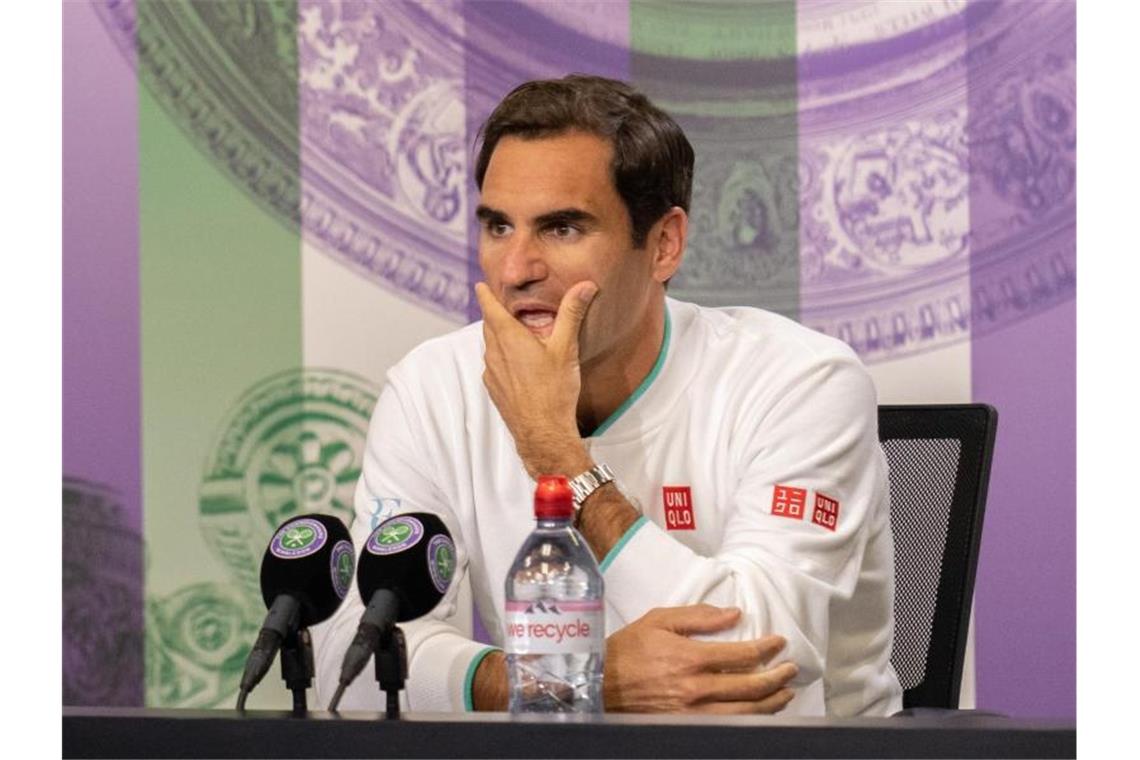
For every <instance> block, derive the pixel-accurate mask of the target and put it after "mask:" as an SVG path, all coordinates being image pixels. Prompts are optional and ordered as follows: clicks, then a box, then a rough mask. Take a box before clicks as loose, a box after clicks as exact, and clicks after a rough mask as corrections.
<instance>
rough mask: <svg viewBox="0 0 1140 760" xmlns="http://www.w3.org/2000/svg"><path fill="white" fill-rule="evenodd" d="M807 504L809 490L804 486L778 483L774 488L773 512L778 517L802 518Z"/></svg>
mask: <svg viewBox="0 0 1140 760" xmlns="http://www.w3.org/2000/svg"><path fill="white" fill-rule="evenodd" d="M805 504H807V491H806V490H805V489H803V488H793V487H792V486H781V485H777V486H776V487H775V488H773V489H772V514H773V515H775V516H776V517H790V518H792V519H793V520H802V519H803V517H804V505H805Z"/></svg>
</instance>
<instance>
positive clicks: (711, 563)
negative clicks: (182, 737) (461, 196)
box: [318, 76, 901, 715]
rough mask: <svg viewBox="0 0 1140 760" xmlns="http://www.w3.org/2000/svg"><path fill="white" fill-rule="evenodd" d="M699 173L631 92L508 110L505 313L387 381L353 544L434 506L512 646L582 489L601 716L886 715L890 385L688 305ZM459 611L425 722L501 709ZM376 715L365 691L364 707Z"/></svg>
mask: <svg viewBox="0 0 1140 760" xmlns="http://www.w3.org/2000/svg"><path fill="white" fill-rule="evenodd" d="M692 176H693V151H692V148H691V147H690V145H689V143H688V140H687V139H686V138H685V136H684V134H683V133H682V132H681V130H680V128H679V127H678V126H677V125H676V124H675V123H674V122H673V120H672V119H670V118H669V117H668V116H667V115H666V114H665V113H664V112H662V111H660V110H659V109H657V108H656V107H654V106H653V105H652V104H651V103H649V101H648V100H647V99H646V98H645V97H644V96H642V95H640V94H639V93H637V92H636V91H634V90H633V89H632V88H630V87H628V86H627V85H624V84H622V83H619V82H614V81H611V80H606V79H601V78H597V77H581V76H573V77H567V78H565V79H562V80H555V81H544V82H531V83H528V84H525V85H522V86H521V87H519V88H517V89H516V90H515V91H514V92H512V93H511V94H510V95H508V96H507V97H506V99H504V101H503V102H502V103H501V104H500V105H499V106H498V108H497V109H496V110H495V112H494V113H493V114H492V115H491V117H490V119H489V120H488V121H487V123H486V124H485V125H484V129H483V132H482V146H481V150H480V153H479V156H478V160H477V163H476V167H475V178H476V182H477V184H478V185H479V188H480V192H481V196H480V203H479V206H478V209H477V211H476V216H477V218H478V220H479V222H480V225H481V233H480V240H479V256H480V264H481V266H482V269H483V273H484V276H485V278H486V281H485V282H483V283H479V284H478V285H476V289H475V295H476V297H477V298H478V301H479V305H480V307H481V308H482V311H483V316H484V319H483V321H482V323H480V324H475V325H471V326H468V327H467V328H464V329H461V330H459V331H457V332H455V333H452V334H450V335H446V336H443V337H441V338H437V339H434V340H431V341H428V342H427V343H425V344H423V345H421V346H420V347H418V348H416V349H415V350H413V351H412V352H411V353H410V354H409V355H408V356H407V357H406V358H405V359H404V360H403V361H401V362H400V363H399V364H398V365H396V366H395V367H394V368H393V369H392V370H391V371H390V372H389V374H388V378H387V384H386V386H385V388H384V391H383V393H382V394H381V397H380V400H379V402H378V403H377V408H376V411H375V413H374V416H373V419H372V424H371V429H370V432H369V436H368V443H367V447H366V448H367V450H366V453H365V461H364V470H363V475H362V477H361V480H360V484H359V487H358V491H357V498H356V511H357V514H356V520H355V522H354V525H353V528H352V530H353V535H354V539H355V541H356V544H357V546H358V547H359V546H360V545H361V544H362V543H363V541H364V539H365V537H366V536H367V535H368V533H369V531H370V530H371V529H372V528H373V527H374V525H375V524H376V522H377V520H378V519H379V517H380V515H378V514H377V512H376V504H378V503H388V504H393V503H396V502H397V501H398V503H399V511H402V512H403V511H414V510H427V511H431V512H435V513H437V514H439V515H440V516H441V517H442V518H443V519H444V521H445V522H446V523H447V524H448V526H449V527H450V529H451V531H452V533H453V535H454V537H455V538H456V543H457V551H458V561H459V567H460V568H461V572H463V571H465V572H466V573H467V575H468V576H469V578H470V580H471V587H472V592H473V595H474V598H475V600H476V603H477V606H478V609H479V611H480V613H481V615H482V618H483V622H484V624H485V625H486V627H487V629H488V630H489V631H490V632H491V633H492V635H493V636H495V637H496V640H497V641H501V640H502V630H503V628H502V613H503V605H504V579H505V576H506V573H507V569H508V567H509V565H510V563H511V560H512V559H513V557H514V554H515V552H516V550H517V548H518V546H519V545H520V544H521V543H522V541H523V539H524V538H525V536H526V535H527V533H528V532H529V531H530V530H531V529H532V527H533V518H532V511H531V495H532V493H533V488H534V480H535V479H536V478H537V477H538V476H539V475H541V474H546V473H559V474H565V475H567V476H568V477H570V478H574V479H575V482H576V483H577V484H578V486H579V491H580V495H579V500H580V511H579V514H578V517H577V521H578V526H579V529H580V530H581V532H582V534H583V535H584V536H585V538H586V540H587V541H588V542H589V544H590V547H591V548H592V549H593V551H594V554H595V556H596V557H597V558H598V560H599V562H600V566H601V569H602V571H603V573H604V577H605V584H606V622H607V625H606V627H607V636H608V637H607V644H606V668H605V682H604V683H605V701H606V709H607V710H609V711H614V710H633V711H699V712H712V713H749V712H776V711H779V710H781V709H784V708H787V711H788V712H790V713H795V714H835V715H854V714H877V715H885V714H889V713H891V712H893V711H895V710H897V709H899V708H900V707H901V699H900V693H901V692H900V688H899V684H898V680H897V677H896V676H895V673H894V671H893V669H892V667H891V665H890V662H889V660H888V658H889V653H890V644H891V637H892V629H893V621H892V610H891V605H892V594H893V568H892V545H891V534H890V524H889V519H888V501H887V499H888V495H887V483H886V463H885V459H884V457H883V455H882V452H881V451H880V449H879V446H878V440H877V433H876V409H875V392H874V388H873V386H872V384H871V382H870V380H869V378H868V377H867V375H866V373H865V371H864V370H863V369H862V367H861V365H860V364H859V362H858V360H857V359H856V357H855V356H854V354H853V353H852V352H851V351H850V350H849V349H848V348H847V347H846V346H845V345H843V344H841V343H839V342H838V341H835V340H832V339H830V338H827V337H825V336H822V335H819V334H817V333H815V332H813V331H810V330H808V329H806V328H803V327H801V326H799V325H797V324H795V323H794V322H791V321H790V320H787V319H784V318H782V317H779V316H776V315H773V314H769V313H766V312H763V311H759V310H756V309H704V308H700V307H698V306H695V305H692V304H687V303H682V302H679V301H674V300H672V299H668V298H666V294H665V291H666V286H667V283H668V281H669V279H670V278H671V277H672V276H673V275H674V273H675V272H676V271H677V269H678V267H679V266H680V265H681V260H682V257H683V254H684V250H685V242H686V237H687V234H688V214H687V211H688V208H689V199H690V188H691V184H692ZM603 465H605V466H604V467H603ZM611 473H612V475H613V476H614V479H613V480H610V477H611ZM384 516H385V517H386V516H387V515H384ZM456 585H457V584H456ZM351 594H352V596H350V598H349V600H348V601H346V603H345V605H344V606H343V607H342V609H341V610H340V612H338V614H337V616H336V617H335V618H334V619H333V621H331V623H330V624H329V625H328V626H327V628H326V630H325V631H323V632H322V633H323V638H324V641H323V644H322V645H321V646H320V647H319V649H318V652H319V661H318V671H319V675H318V679H319V682H320V684H319V685H320V686H321V688H322V692H323V693H324V694H328V693H331V690H332V687H333V686H334V684H335V679H336V672H337V668H338V666H339V658H340V656H341V653H342V652H343V651H344V649H345V647H346V646H347V643H348V641H349V639H350V638H351V636H352V632H353V630H354V628H355V625H356V621H357V620H358V619H359V616H360V613H361V611H362V605H361V602H360V599H359V597H358V595H357V594H356V592H355V591H353V592H351ZM441 607H442V609H441V610H439V611H437V615H438V616H439V619H432V620H426V621H419V622H416V623H412V624H409V625H407V626H406V627H405V631H406V632H407V634H408V648H409V664H410V667H409V669H410V676H409V685H408V692H407V694H408V702H409V706H410V707H411V709H415V710H459V709H492V710H495V709H498V710H501V709H505V707H506V702H507V681H506V667H505V657H504V655H503V654H502V652H501V651H499V650H496V649H493V648H486V647H483V646H482V645H480V644H477V643H475V642H472V641H470V640H468V639H467V638H465V637H463V636H462V635H461V634H460V633H459V632H458V631H457V630H456V628H454V627H453V626H452V625H450V624H449V623H448V622H447V621H446V620H445V619H444V618H445V617H446V615H448V614H450V612H451V611H452V610H453V609H454V593H452V594H451V598H450V599H449V600H448V603H445V604H444V605H441ZM781 650H783V654H782V657H781V658H780V659H779V660H777V658H776V655H777V654H778V653H779V652H780V651H781ZM351 700H356V701H355V702H354V703H353V702H351ZM378 700H379V697H378V693H377V691H376V686H375V684H374V683H372V682H371V679H366V678H361V679H358V682H357V684H355V685H354V688H353V689H351V690H350V691H349V694H348V697H347V698H346V700H345V702H343V703H342V704H344V705H346V706H348V705H349V704H355V705H356V706H365V705H367V706H371V707H377V706H378V705H379V701H378Z"/></svg>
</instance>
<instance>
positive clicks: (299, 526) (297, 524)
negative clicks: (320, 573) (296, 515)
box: [269, 518, 329, 559]
mask: <svg viewBox="0 0 1140 760" xmlns="http://www.w3.org/2000/svg"><path fill="white" fill-rule="evenodd" d="M328 537H329V534H328V531H327V530H325V526H324V525H321V523H319V522H318V521H316V520H310V519H307V518H306V519H301V520H294V521H293V522H290V523H286V524H285V525H282V526H281V527H280V528H279V529H278V530H277V533H276V534H274V536H273V540H272V541H271V542H270V543H269V551H270V552H272V553H273V555H274V556H276V557H280V558H281V559H300V558H301V557H308V556H309V555H310V554H313V553H315V552H317V551H319V550H320V548H321V547H322V546H324V545H325V541H327V540H328Z"/></svg>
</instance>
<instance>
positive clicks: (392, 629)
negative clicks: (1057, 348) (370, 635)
mask: <svg viewBox="0 0 1140 760" xmlns="http://www.w3.org/2000/svg"><path fill="white" fill-rule="evenodd" d="M375 660H376V680H377V682H379V684H380V689H381V690H382V691H383V692H384V694H385V695H386V697H387V702H388V720H399V719H400V691H401V690H402V689H403V688H404V682H405V681H407V678H408V648H407V645H406V644H405V643H404V632H403V631H402V630H400V626H398V625H392V626H386V627H385V630H384V631H383V632H382V633H381V634H380V646H379V647H378V648H377V649H376V657H375Z"/></svg>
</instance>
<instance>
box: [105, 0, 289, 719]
mask: <svg viewBox="0 0 1140 760" xmlns="http://www.w3.org/2000/svg"><path fill="white" fill-rule="evenodd" d="M137 6H138V34H139V37H140V39H147V40H154V39H165V40H169V39H170V36H171V35H172V34H174V33H175V32H176V31H177V29H174V28H173V27H172V25H173V24H174V23H175V20H179V19H180V20H181V22H180V23H183V24H185V23H189V22H188V21H186V19H192V18H195V15H194V14H195V13H202V8H203V6H196V5H189V4H185V3H138V4H137ZM268 8H269V6H267V5H261V4H258V7H257V8H256V9H255V10H256V12H257V15H258V18H259V19H260V18H261V13H262V11H263V10H265V9H268ZM274 8H281V9H283V11H282V12H283V13H284V15H285V16H286V17H288V15H289V13H292V14H293V15H294V16H295V8H296V4H295V2H286V3H278V4H276V5H275V6H274ZM215 9H216V12H217V13H218V14H226V13H230V14H236V13H237V9H238V6H237V5H231V6H230V7H228V9H224V8H222V7H221V6H211V8H210V9H209V10H215ZM290 9H292V10H290ZM235 19H236V16H235ZM179 28H181V27H179ZM291 39H293V35H292V33H290V34H289V35H281V34H279V35H278V37H277V42H278V44H279V45H288V44H290V43H289V40H291ZM167 44H170V43H169V42H168V43H167ZM172 52H173V49H172V48H169V47H164V46H157V45H154V44H153V43H152V45H151V47H150V48H149V49H148V55H150V56H152V57H153V58H152V59H147V60H152V61H158V62H160V61H164V60H167V59H166V58H163V56H169V55H171V54H172ZM282 56H283V58H285V59H290V58H291V59H292V60H294V61H295V60H296V53H295V51H293V52H292V53H289V51H285V52H283V53H282ZM155 65H156V64H155V63H154V62H152V63H147V62H146V61H142V62H140V64H139V69H140V80H139V83H138V139H139V146H138V149H139V191H138V192H139V274H140V322H141V371H142V399H141V405H142V475H143V510H144V518H143V526H144V532H145V533H144V538H145V541H146V551H147V556H148V557H149V559H150V561H149V563H148V564H147V568H146V575H145V588H146V602H147V610H148V611H149V610H151V609H152V608H153V609H157V610H161V613H160V614H151V613H150V612H148V615H147V620H146V625H147V628H148V630H147V635H146V636H145V640H146V645H147V652H146V661H147V662H148V663H154V664H156V665H157V664H162V665H163V667H162V668H156V670H155V673H156V674H158V677H157V678H156V679H153V680H148V682H147V687H146V688H147V693H146V705H147V706H152V707H160V706H187V705H188V704H189V703H187V702H186V701H185V700H187V699H190V698H191V697H190V696H189V694H190V693H187V692H185V690H184V686H183V685H181V684H182V679H187V678H191V679H192V678H196V677H197V671H195V670H194V668H198V667H201V668H203V669H204V671H205V674H204V675H203V678H204V679H205V681H204V682H205V683H213V682H214V681H216V682H217V683H218V684H220V685H219V686H218V687H216V688H218V689H219V690H220V691H219V692H218V693H217V694H211V693H210V692H209V690H207V691H205V692H203V694H202V695H201V696H195V697H192V698H193V699H196V700H198V701H195V702H193V704H194V705H196V706H205V705H206V704H212V702H209V700H212V699H222V700H224V701H227V702H228V701H229V699H230V697H229V695H228V693H227V692H226V691H225V690H226V689H230V688H232V687H231V686H230V685H229V684H230V683H231V682H232V683H236V682H237V678H238V677H239V676H240V674H241V668H240V664H239V665H238V667H237V670H234V669H233V667H234V666H233V665H231V664H224V665H221V664H218V665H210V664H202V663H198V664H194V665H190V666H188V667H189V668H190V669H189V670H187V669H185V668H182V667H180V666H178V665H177V663H178V662H179V661H180V660H179V658H180V657H181V656H182V655H181V654H179V652H178V651H175V650H174V648H173V647H172V645H171V644H170V642H172V641H173V642H177V641H179V638H178V637H179V636H183V635H185V633H184V632H180V631H179V630H177V628H171V627H170V626H171V625H172V624H171V623H169V622H166V621H167V620H169V619H175V620H177V615H179V614H182V613H181V611H183V610H191V609H192V610H195V611H196V612H195V614H199V613H200V614H201V618H200V619H201V620H209V619H210V616H211V615H213V614H217V615H219V616H221V617H220V619H222V620H226V621H229V620H230V617H227V616H229V615H231V614H232V612H231V611H230V609H229V608H228V607H225V606H224V605H225V604H231V603H232V602H230V601H229V599H230V596H232V595H236V596H237V598H238V599H241V598H243V597H242V595H243V594H247V595H248V594H249V593H251V589H250V587H249V585H250V584H249V583H248V579H249V578H252V579H256V577H257V575H256V573H257V561H258V559H259V556H260V550H259V549H258V548H257V544H260V542H261V541H263V539H261V538H251V539H248V540H246V539H245V538H244V536H245V535H247V534H248V535H252V536H258V535H260V534H261V533H263V532H264V531H266V530H268V527H269V526H267V524H266V521H267V519H268V516H269V514H270V513H269V510H270V509H272V510H275V512H274V514H277V515H281V516H284V515H287V514H288V511H287V510H285V509H283V507H284V506H285V505H286V503H287V502H288V501H289V500H290V499H291V498H292V496H291V492H290V490H289V488H288V487H281V488H277V489H276V490H272V489H269V488H263V487H260V486H259V485H258V484H259V480H258V475H259V474H260V473H261V472H265V471H270V470H272V465H271V464H266V463H265V461H264V460H265V458H266V455H267V454H269V453H270V452H272V451H274V450H275V449H276V450H277V451H280V452H284V454H275V455H274V456H276V457H277V458H278V459H281V458H287V455H288V454H289V453H290V451H291V449H289V448H288V447H289V446H291V445H294V444H295V437H294V438H292V439H291V438H287V437H286V436H284V435H274V436H272V437H271V436H268V435H267V434H266V432H267V431H266V429H265V428H264V425H263V424H262V425H261V426H259V425H258V424H255V423H257V419H256V418H257V417H258V413H255V412H251V413H250V415H249V422H248V425H247V427H246V429H244V430H241V431H238V432H234V431H231V435H232V436H233V440H231V441H230V443H229V445H230V446H231V447H233V448H234V449H235V450H237V451H240V455H239V456H237V457H236V459H237V461H236V463H235V467H236V468H238V469H240V470H241V471H240V472H238V471H234V472H233V473H231V474H229V475H226V474H225V473H223V474H222V476H221V477H222V478H223V480H222V481H220V482H219V481H217V480H216V478H218V477H219V476H218V475H215V476H214V478H215V481H214V483H213V488H212V489H211V490H209V492H207V493H205V494H204V501H205V509H203V508H202V504H201V503H200V497H202V496H203V492H202V488H203V482H204V481H205V480H206V478H207V466H206V463H207V462H208V461H209V459H210V457H211V455H212V454H213V453H214V452H215V451H216V450H217V447H218V445H219V441H218V438H219V435H220V434H221V432H222V430H221V427H222V425H223V422H224V420H226V418H227V417H228V416H229V415H230V414H231V413H232V412H233V411H234V410H235V409H236V408H237V405H238V403H239V399H242V398H243V396H244V395H245V393H246V391H248V390H249V389H250V388H251V387H253V386H255V385H256V384H258V383H259V382H261V381H262V380H264V379H265V378H268V377H271V376H273V375H276V374H277V373H280V372H282V371H283V370H293V369H296V368H298V367H300V366H301V364H302V361H303V354H302V337H301V336H302V333H301V325H302V322H301V319H302V314H301V241H300V236H299V235H298V233H297V231H296V230H291V229H289V228H288V227H286V226H285V225H283V224H282V223H281V221H280V220H279V219H278V218H277V217H275V216H274V215H272V214H270V213H267V212H266V211H265V210H264V209H263V208H262V207H261V206H260V205H259V204H258V202H257V201H255V200H253V199H252V198H251V196H250V194H249V193H248V191H247V190H246V189H245V188H244V187H243V186H241V185H240V184H239V183H238V182H237V181H236V180H235V179H234V177H233V175H232V173H230V172H229V171H228V170H227V169H226V168H224V167H222V166H220V165H219V159H218V158H217V157H215V156H213V155H209V154H208V152H207V151H206V150H205V149H204V142H201V141H200V131H196V129H197V127H196V126H195V124H192V123H190V120H189V119H188V118H187V116H186V115H185V113H182V112H180V111H178V110H177V108H175V109H174V110H173V112H172V110H171V98H172V95H171V91H170V89H169V87H167V86H166V85H162V84H156V83H155V80H154V76H153V72H154V68H153V67H154V66H155ZM172 65H173V64H169V65H168V68H167V69H165V70H164V71H166V72H168V73H169V71H170V69H169V66H172ZM266 65H268V64H266ZM295 68H296V67H295V64H294V65H293V66H292V67H287V68H286V70H285V71H284V72H283V73H282V75H281V78H282V79H283V80H285V81H286V82H288V79H289V78H290V77H292V78H293V80H294V82H295V79H296V73H295ZM199 74H200V71H199V70H198V69H195V68H191V67H188V66H184V67H183V68H182V69H181V70H180V74H179V76H181V77H182V79H183V82H182V84H181V89H180V90H179V93H181V94H182V95H186V94H187V93H189V92H192V91H193V90H194V89H195V88H197V89H198V90H199V91H201V92H209V91H210V88H211V85H210V84H209V83H208V82H205V81H202V80H201V79H200V78H199ZM294 86H295V85H294ZM152 87H154V89H153V90H152ZM164 87H166V89H163V88H164ZM223 116H224V114H220V115H219V113H217V112H216V111H215V112H202V113H201V114H199V120H200V121H201V120H205V122H206V123H207V124H211V123H213V122H211V120H218V121H219V124H218V125H216V126H218V128H219V129H220V128H221V124H220V120H221V119H222V117H223ZM294 120H295V116H294ZM283 131H284V130H283ZM234 134H235V135H236V134H237V131H236V129H235V130H234ZM264 137H265V139H266V140H268V139H270V136H268V135H266V136H264ZM235 139H236V138H235ZM273 139H275V140H277V141H278V143H280V145H281V147H282V148H283V150H282V151H281V153H279V154H278V158H279V160H280V161H281V162H282V164H286V163H288V162H289V161H293V162H298V161H299V152H298V150H297V145H296V132H295V130H294V132H293V133H292V139H293V140H294V142H293V144H292V145H290V144H289V142H288V139H289V135H288V134H287V133H286V134H278V135H275V136H273ZM235 145H236V143H235ZM290 151H291V153H292V155H290ZM293 170H294V172H295V171H296V165H295V166H294V167H293ZM127 191H133V189H132V188H124V192H127ZM286 192H288V191H286ZM283 202H284V203H286V204H290V203H291V204H292V205H293V206H295V207H296V206H298V197H297V196H296V194H295V191H294V194H293V195H292V196H291V197H289V198H288V199H287V200H286V201H283ZM123 371H124V372H129V371H131V370H130V368H129V367H124V368H123ZM264 416H265V415H264V414H263V413H262V414H261V417H264ZM242 435H244V437H241V436H242ZM250 452H252V453H250ZM294 458H296V457H294ZM298 511H306V509H305V508H304V505H300V509H299V510H298ZM274 519H278V520H279V519H281V517H275V518H274ZM203 533H206V534H207V535H208V536H211V537H210V538H205V539H204V538H203ZM266 535H268V534H267V533H266ZM217 536H223V537H225V540H228V541H229V543H228V544H224V545H222V544H221V543H220V542H221V541H222V539H219V538H216V537H217ZM235 536H241V537H242V538H238V539H235V538H234V537H235ZM237 549H242V550H243V551H248V552H249V553H250V554H251V555H252V556H251V557H245V558H243V557H242V556H241V553H240V552H238V551H236V550H237ZM262 549H263V545H262ZM223 554H224V559H219V557H221V556H223ZM234 564H239V565H243V569H242V571H241V573H244V574H245V577H246V585H245V586H244V587H242V586H240V585H238V584H236V583H234V581H233V579H234V578H235V576H237V575H239V573H238V571H237V570H235V569H234V568H233V567H232V565H234ZM223 579H228V580H223ZM252 592H256V586H254V587H253V589H252ZM215 610H216V613H215ZM251 618H252V615H251V616H250V618H247V619H246V622H249V623H252V624H256V622H255V620H252V619H251ZM198 633H201V632H198ZM167 663H175V664H174V665H171V666H170V667H169V668H166V664H167ZM262 688H263V689H265V693H264V694H262V696H261V697H259V699H260V700H262V704H266V703H267V702H268V703H269V704H276V705H279V706H284V705H287V704H289V697H288V692H287V691H286V690H285V689H284V687H283V686H282V685H281V683H280V680H279V679H268V678H267V679H265V682H264V683H262ZM258 691H259V692H261V691H262V689H259V690H258Z"/></svg>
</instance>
